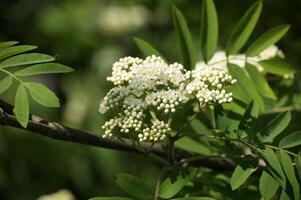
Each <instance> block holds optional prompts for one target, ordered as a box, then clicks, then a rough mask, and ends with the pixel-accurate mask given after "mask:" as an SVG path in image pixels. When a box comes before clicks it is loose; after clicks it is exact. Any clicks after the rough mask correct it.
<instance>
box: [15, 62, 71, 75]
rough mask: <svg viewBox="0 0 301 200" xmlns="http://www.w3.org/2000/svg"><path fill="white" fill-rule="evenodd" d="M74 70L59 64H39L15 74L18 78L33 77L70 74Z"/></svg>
mask: <svg viewBox="0 0 301 200" xmlns="http://www.w3.org/2000/svg"><path fill="white" fill-rule="evenodd" d="M72 71H73V70H72V69H71V68H70V67H67V66H65V65H62V64H58V63H46V64H37V65H33V66H30V67H27V68H25V69H22V70H20V71H17V72H16V73H15V75H16V76H33V75H41V74H53V73H68V72H72Z"/></svg>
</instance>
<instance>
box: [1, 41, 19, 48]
mask: <svg viewBox="0 0 301 200" xmlns="http://www.w3.org/2000/svg"><path fill="white" fill-rule="evenodd" d="M15 44H18V42H17V41H8V42H0V50H2V49H6V48H8V47H10V46H14V45H15Z"/></svg>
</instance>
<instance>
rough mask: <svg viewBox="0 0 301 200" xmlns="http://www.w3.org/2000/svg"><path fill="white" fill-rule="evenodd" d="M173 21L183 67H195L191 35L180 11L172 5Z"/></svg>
mask: <svg viewBox="0 0 301 200" xmlns="http://www.w3.org/2000/svg"><path fill="white" fill-rule="evenodd" d="M172 11H173V12H172V13H173V22H174V26H175V29H176V33H177V38H178V42H179V45H180V49H181V53H182V58H183V63H184V67H185V68H186V69H194V68H195V50H194V47H193V42H192V37H191V34H190V31H189V29H188V25H187V22H186V20H185V18H184V16H183V14H182V13H181V11H180V10H179V9H178V8H176V7H175V6H173V10H172Z"/></svg>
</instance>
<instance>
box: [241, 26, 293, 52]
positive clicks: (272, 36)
mask: <svg viewBox="0 0 301 200" xmlns="http://www.w3.org/2000/svg"><path fill="white" fill-rule="evenodd" d="M289 28H290V26H289V25H280V26H277V27H275V28H272V29H270V30H268V31H267V32H265V33H264V34H263V35H262V36H260V37H259V38H258V39H257V40H255V41H254V42H253V43H252V44H251V45H250V46H249V48H248V49H247V51H246V56H256V55H258V54H259V53H260V52H262V51H263V50H264V49H266V48H268V47H269V46H271V45H273V44H275V43H276V42H278V41H279V40H280V39H281V38H282V37H283V36H284V35H285V34H286V33H287V31H288V30H289Z"/></svg>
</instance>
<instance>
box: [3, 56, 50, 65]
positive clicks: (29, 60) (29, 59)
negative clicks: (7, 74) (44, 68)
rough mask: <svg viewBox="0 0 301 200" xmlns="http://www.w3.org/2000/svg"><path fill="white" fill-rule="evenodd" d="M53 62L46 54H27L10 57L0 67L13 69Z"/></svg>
mask: <svg viewBox="0 0 301 200" xmlns="http://www.w3.org/2000/svg"><path fill="white" fill-rule="evenodd" d="M53 60H54V57H52V56H49V55H47V54H41V53H27V54H21V55H17V56H14V57H10V58H8V59H6V60H4V61H2V62H1V63H0V67H3V68H6V67H15V66H21V65H29V64H36V63H43V62H51V61H53Z"/></svg>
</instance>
